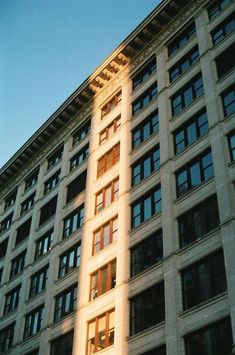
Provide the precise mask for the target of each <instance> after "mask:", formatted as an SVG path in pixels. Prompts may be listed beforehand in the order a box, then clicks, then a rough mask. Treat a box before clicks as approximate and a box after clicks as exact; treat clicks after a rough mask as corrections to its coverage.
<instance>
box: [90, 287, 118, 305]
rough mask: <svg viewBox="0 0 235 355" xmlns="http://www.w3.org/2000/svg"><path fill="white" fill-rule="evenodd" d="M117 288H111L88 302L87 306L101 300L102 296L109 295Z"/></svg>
mask: <svg viewBox="0 0 235 355" xmlns="http://www.w3.org/2000/svg"><path fill="white" fill-rule="evenodd" d="M116 287H117V286H115V287H114V288H111V290H108V291H107V292H105V293H103V294H102V295H100V296H98V297H96V298H94V299H93V300H90V301H89V305H90V304H92V303H95V302H96V301H98V300H100V299H102V298H103V296H106V295H109V294H110V293H112V292H114V291H115V289H116Z"/></svg>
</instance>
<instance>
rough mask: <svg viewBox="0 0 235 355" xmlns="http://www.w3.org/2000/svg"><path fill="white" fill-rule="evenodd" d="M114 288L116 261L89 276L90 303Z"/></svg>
mask: <svg viewBox="0 0 235 355" xmlns="http://www.w3.org/2000/svg"><path fill="white" fill-rule="evenodd" d="M115 286H116V260H113V261H111V262H109V263H108V264H106V265H104V266H103V267H102V268H101V269H99V270H97V271H96V272H94V273H93V274H92V275H91V286H90V301H91V300H94V299H95V298H97V297H99V296H101V295H103V294H104V293H105V292H108V291H109V290H111V289H113V288H114V287H115Z"/></svg>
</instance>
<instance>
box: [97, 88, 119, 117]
mask: <svg viewBox="0 0 235 355" xmlns="http://www.w3.org/2000/svg"><path fill="white" fill-rule="evenodd" d="M121 99H122V92H121V91H119V92H118V93H117V94H116V95H114V96H113V97H112V99H111V100H109V101H108V102H107V103H106V104H105V105H104V106H103V107H102V108H101V119H103V117H104V116H105V115H107V114H108V113H109V112H111V111H112V110H113V109H114V108H115V107H116V106H117V105H118V104H119V102H121Z"/></svg>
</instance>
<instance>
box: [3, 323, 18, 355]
mask: <svg viewBox="0 0 235 355" xmlns="http://www.w3.org/2000/svg"><path fill="white" fill-rule="evenodd" d="M14 331H15V323H11V324H9V325H8V326H7V327H6V328H4V329H1V330H0V353H1V354H4V353H5V352H7V350H8V349H10V348H12V346H13V340H14Z"/></svg>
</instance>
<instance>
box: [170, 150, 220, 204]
mask: <svg viewBox="0 0 235 355" xmlns="http://www.w3.org/2000/svg"><path fill="white" fill-rule="evenodd" d="M213 176H214V168H213V160H212V154H211V151H210V150H208V151H206V152H204V153H202V154H201V155H199V156H197V157H196V158H195V159H194V160H193V161H191V162H189V163H188V164H187V165H186V166H184V167H183V168H181V169H180V170H179V171H178V172H176V190H177V197H180V196H183V195H185V194H186V193H187V192H188V191H190V190H192V189H193V188H195V187H197V186H199V185H201V184H202V183H203V182H205V181H207V180H208V179H210V178H212V177H213Z"/></svg>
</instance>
